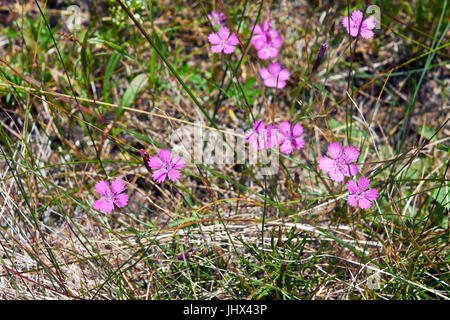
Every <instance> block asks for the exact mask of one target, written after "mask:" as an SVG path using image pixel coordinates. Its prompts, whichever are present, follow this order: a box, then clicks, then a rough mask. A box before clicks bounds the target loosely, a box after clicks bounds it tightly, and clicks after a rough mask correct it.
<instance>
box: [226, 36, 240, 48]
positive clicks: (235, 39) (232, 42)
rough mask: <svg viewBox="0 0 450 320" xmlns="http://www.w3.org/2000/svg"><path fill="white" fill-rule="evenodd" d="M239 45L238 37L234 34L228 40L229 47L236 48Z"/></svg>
mask: <svg viewBox="0 0 450 320" xmlns="http://www.w3.org/2000/svg"><path fill="white" fill-rule="evenodd" d="M238 43H239V39H238V37H237V35H235V34H232V35H231V36H230V37H229V38H228V40H227V45H229V46H236V45H237V44H238Z"/></svg>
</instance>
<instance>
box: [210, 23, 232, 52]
mask: <svg viewBox="0 0 450 320" xmlns="http://www.w3.org/2000/svg"><path fill="white" fill-rule="evenodd" d="M208 40H209V42H210V43H211V44H213V46H212V47H211V51H212V52H214V53H220V52H222V51H223V53H225V54H231V53H233V52H234V50H235V49H236V45H237V44H238V43H239V40H238V37H237V36H236V35H235V34H232V35H231V36H230V30H228V28H226V27H223V28H220V29H219V31H218V32H216V33H210V34H209V36H208Z"/></svg>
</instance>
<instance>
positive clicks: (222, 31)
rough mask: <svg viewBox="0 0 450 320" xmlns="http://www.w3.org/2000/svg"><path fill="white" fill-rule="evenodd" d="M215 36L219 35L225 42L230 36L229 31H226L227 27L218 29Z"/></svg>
mask: <svg viewBox="0 0 450 320" xmlns="http://www.w3.org/2000/svg"><path fill="white" fill-rule="evenodd" d="M217 34H218V35H219V38H220V39H222V40H226V39H228V37H229V36H230V30H228V28H227V27H223V28H220V29H219V32H218V33H217Z"/></svg>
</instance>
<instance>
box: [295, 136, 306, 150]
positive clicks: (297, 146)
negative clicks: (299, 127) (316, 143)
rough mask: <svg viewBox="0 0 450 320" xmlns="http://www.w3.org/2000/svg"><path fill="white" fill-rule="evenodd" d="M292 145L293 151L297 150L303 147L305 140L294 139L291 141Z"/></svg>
mask: <svg viewBox="0 0 450 320" xmlns="http://www.w3.org/2000/svg"><path fill="white" fill-rule="evenodd" d="M292 145H293V146H294V148H295V149H297V150H299V149H301V148H303V147H304V146H305V139H303V138H294V139H293V140H292Z"/></svg>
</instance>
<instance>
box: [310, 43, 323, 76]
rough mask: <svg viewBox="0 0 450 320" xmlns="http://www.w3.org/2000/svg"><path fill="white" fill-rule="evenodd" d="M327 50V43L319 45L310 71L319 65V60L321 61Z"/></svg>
mask: <svg viewBox="0 0 450 320" xmlns="http://www.w3.org/2000/svg"><path fill="white" fill-rule="evenodd" d="M326 50H327V43H326V42H324V43H322V45H321V46H320V49H319V53H318V54H317V58H316V61H315V62H314V65H313V67H312V71H311V72H312V73H314V72H316V70H317V68H318V67H319V64H320V61H322V58H323V56H324V55H325V51H326Z"/></svg>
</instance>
